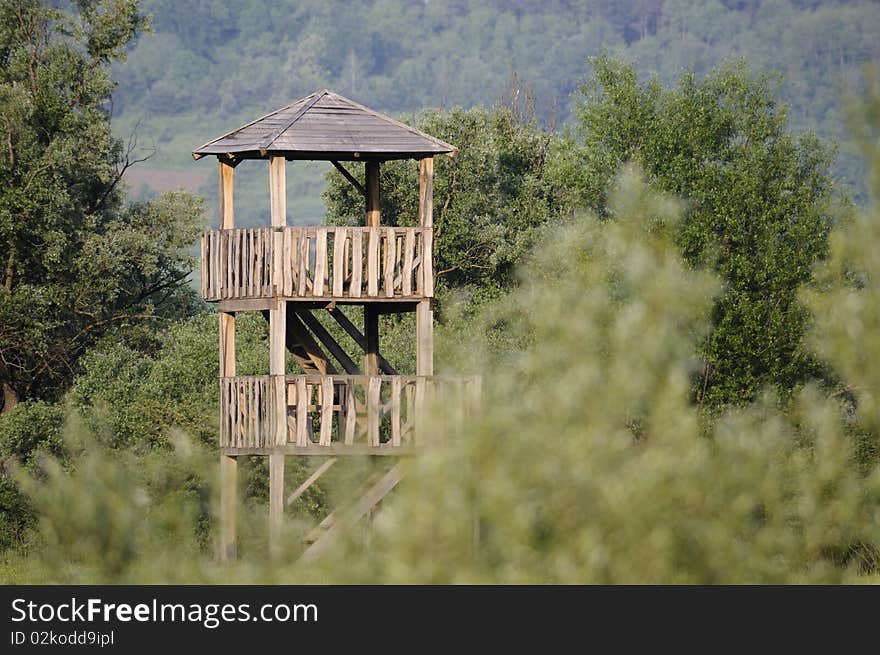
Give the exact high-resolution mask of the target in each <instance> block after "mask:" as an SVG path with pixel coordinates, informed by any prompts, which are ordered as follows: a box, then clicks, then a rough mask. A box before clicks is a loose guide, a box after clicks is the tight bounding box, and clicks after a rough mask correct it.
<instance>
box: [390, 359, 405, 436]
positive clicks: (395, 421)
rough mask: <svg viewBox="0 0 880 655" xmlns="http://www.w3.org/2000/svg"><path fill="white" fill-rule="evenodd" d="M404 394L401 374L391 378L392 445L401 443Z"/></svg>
mask: <svg viewBox="0 0 880 655" xmlns="http://www.w3.org/2000/svg"><path fill="white" fill-rule="evenodd" d="M401 395H403V382H402V380H401V378H400V376H399V375H398V376H395V377H394V378H393V379H392V380H391V445H392V446H399V445H400V397H401Z"/></svg>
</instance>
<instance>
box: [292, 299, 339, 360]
mask: <svg viewBox="0 0 880 655" xmlns="http://www.w3.org/2000/svg"><path fill="white" fill-rule="evenodd" d="M304 311H305V312H307V311H308V310H304ZM287 338H288V343H290V344H291V345H293V344H296V345H298V346H299V347H300V348H302V349H303V350H304V351H305V352H306V354H307V355H308V357H309V360H310V361H311V363H312V365H313V366H314V367H315V368H316V369H317V370H318V373H320V374H321V375H334V374H335V373H336V372H337V371H336V367H334V366H333V364H331V363H330V359H329V358H328V357H327V355H326V353H324V351H323V350H321V346H319V345H318V344H317V342H316V341H315V339H314V338H313V337H312V335H311V333H310V332H309V331H308V330H307V329H306V326H305V325H303V323H302V321H301V320H300V314H299V312H297V311H296V310H295V309H294V308H293V305H292V304H291V305H290V306H289V307H288V309H287Z"/></svg>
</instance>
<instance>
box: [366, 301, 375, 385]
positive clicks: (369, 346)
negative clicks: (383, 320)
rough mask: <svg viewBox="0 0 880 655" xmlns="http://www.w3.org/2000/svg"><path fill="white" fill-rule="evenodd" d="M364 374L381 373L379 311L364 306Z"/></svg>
mask: <svg viewBox="0 0 880 655" xmlns="http://www.w3.org/2000/svg"><path fill="white" fill-rule="evenodd" d="M364 337H365V341H366V343H365V348H364V375H379V312H378V311H376V309H375V308H374V307H371V306H370V305H366V306H365V307H364Z"/></svg>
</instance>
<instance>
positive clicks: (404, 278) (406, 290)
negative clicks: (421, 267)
mask: <svg viewBox="0 0 880 655" xmlns="http://www.w3.org/2000/svg"><path fill="white" fill-rule="evenodd" d="M415 236H416V232H415V230H413V229H407V231H406V240H405V242H404V244H403V270H401V272H400V278H401V291H400V292H401V293H402V294H403V295H404V296H411V295H412V277H413V256H414V255H415V252H414V251H415V249H416V244H415Z"/></svg>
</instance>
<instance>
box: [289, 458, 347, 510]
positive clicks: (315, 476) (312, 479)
mask: <svg viewBox="0 0 880 655" xmlns="http://www.w3.org/2000/svg"><path fill="white" fill-rule="evenodd" d="M338 461H339V459H338V458H336V457H331V458H329V459H328V460H327V461H326V462H324V463H323V464H321V466H319V467H318V468H317V469H316V470H315V472H314V473H312V474H311V475H310V476H309V477H307V478H306V479H305V481H304V482H303V483H302V484H301V485H299V486H298V487H297V488H296V489H295V490H294V491H293V493H291V494H290V495H289V496H288V497H287V504H288V505H292V504H293V503H294V502H296V499H297V498H299V497H300V496H302V495H303V494H304V493H305V492H306V491H308V489H309V487H311V486H312V485H313V484H315V483H316V482H317V481H318V480H319V479H320V478H321V476H322V475H324V474H325V473H326V472H327V471H329V470H330V469H331V468H332V467H333V465H334V464H336V462H338Z"/></svg>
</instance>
